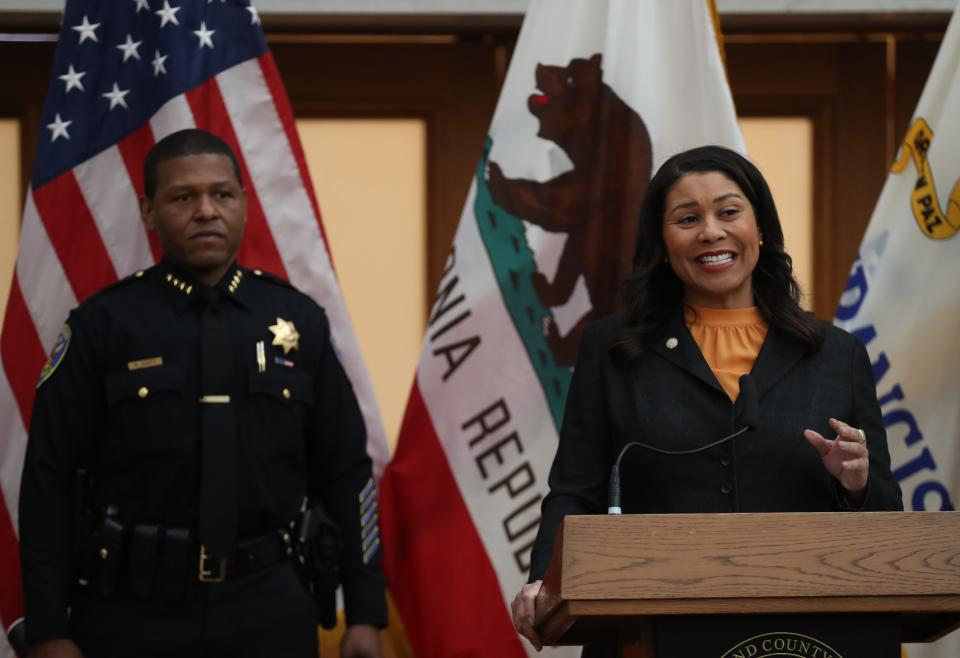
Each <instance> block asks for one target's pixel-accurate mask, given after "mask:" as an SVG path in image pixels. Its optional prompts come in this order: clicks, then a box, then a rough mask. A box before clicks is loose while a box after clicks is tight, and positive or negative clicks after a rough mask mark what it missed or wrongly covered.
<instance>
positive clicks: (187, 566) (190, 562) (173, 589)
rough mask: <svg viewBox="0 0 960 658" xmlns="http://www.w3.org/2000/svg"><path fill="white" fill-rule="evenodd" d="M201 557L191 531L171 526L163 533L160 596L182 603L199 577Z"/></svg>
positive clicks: (168, 601)
mask: <svg viewBox="0 0 960 658" xmlns="http://www.w3.org/2000/svg"><path fill="white" fill-rule="evenodd" d="M198 560H199V557H198V554H197V551H196V549H195V548H194V545H193V542H191V541H190V532H189V531H188V530H186V529H181V528H169V529H167V530H166V531H165V532H164V533H163V550H162V552H161V560H160V564H161V568H160V589H161V592H160V598H161V599H162V600H164V601H165V602H167V603H180V602H182V601H185V600H186V599H187V596H188V595H189V594H190V584H191V583H192V582H193V579H194V578H196V577H197V573H198V571H197V569H199V562H198Z"/></svg>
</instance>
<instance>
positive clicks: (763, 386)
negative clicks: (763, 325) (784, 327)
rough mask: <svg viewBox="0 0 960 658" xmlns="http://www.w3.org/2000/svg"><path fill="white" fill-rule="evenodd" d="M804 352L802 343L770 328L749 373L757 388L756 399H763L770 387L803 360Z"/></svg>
mask: <svg viewBox="0 0 960 658" xmlns="http://www.w3.org/2000/svg"><path fill="white" fill-rule="evenodd" d="M805 351H806V348H805V346H804V345H803V343H801V342H800V341H798V340H797V339H795V338H792V337H791V336H789V335H787V334H785V333H783V332H782V331H778V330H777V329H776V328H775V327H770V329H769V330H768V331H767V337H766V339H765V340H764V341H763V345H762V346H761V347H760V353H759V354H758V355H757V360H756V362H755V363H754V364H753V369H752V370H751V371H750V376H751V377H752V378H753V382H754V384H755V385H756V387H757V397H763V394H764V393H765V392H767V390H769V389H770V387H771V386H773V385H774V384H776V383H777V382H778V381H779V380H780V379H781V378H782V377H783V376H784V375H786V374H787V372H789V370H790V369H791V368H793V366H795V365H796V364H797V362H798V361H800V359H802V358H803V355H804V352H805Z"/></svg>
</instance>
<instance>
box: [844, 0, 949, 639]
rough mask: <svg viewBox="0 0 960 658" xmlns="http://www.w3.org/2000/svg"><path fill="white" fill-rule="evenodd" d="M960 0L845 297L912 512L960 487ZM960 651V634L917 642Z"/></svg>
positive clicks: (941, 501) (939, 506)
mask: <svg viewBox="0 0 960 658" xmlns="http://www.w3.org/2000/svg"><path fill="white" fill-rule="evenodd" d="M958 119H960V4H958V7H957V9H956V10H955V11H954V14H953V18H952V19H951V21H950V25H949V27H948V28H947V32H946V34H945V35H944V38H943V43H942V44H941V46H940V52H939V53H938V54H937V59H936V61H935V62H934V64H933V69H932V70H931V72H930V77H929V78H927V83H926V86H925V87H924V89H923V94H922V95H921V96H920V103H919V104H918V105H917V109H916V111H915V112H914V114H913V118H912V119H911V121H910V125H909V127H908V129H907V134H906V136H905V137H904V139H903V144H902V145H901V146H900V151H899V154H898V157H897V161H896V162H895V163H894V165H893V168H892V170H891V172H890V175H889V176H888V177H887V182H886V184H885V185H884V187H883V191H882V192H881V193H880V199H879V200H878V201H877V207H876V209H874V211H873V216H872V217H871V219H870V224H869V225H868V226H867V231H866V234H865V235H864V237H863V243H862V244H861V246H860V252H859V254H858V256H857V260H856V262H855V263H854V264H853V268H852V270H851V273H850V279H849V280H848V282H847V287H846V291H845V292H844V293H843V296H842V298H841V300H840V306H839V308H838V310H837V317H836V323H837V324H838V325H840V326H842V327H843V328H845V329H847V330H848V331H851V332H853V333H854V334H856V335H858V336H859V337H860V338H861V339H862V340H863V342H864V343H866V345H867V351H868V352H869V353H870V358H871V360H872V361H873V375H874V377H875V378H876V381H877V397H878V398H879V400H880V408H881V410H882V411H883V422H884V425H885V427H886V430H887V441H888V443H889V445H890V456H891V458H892V460H893V463H892V466H893V474H894V475H895V476H896V478H897V480H898V481H899V482H900V486H901V488H902V489H903V504H904V508H905V509H907V510H916V511H922V510H927V511H939V510H953V509H954V508H955V506H956V502H957V499H958V498H957V497H958V495H960V403H958V400H960V338H958V337H957V326H958V325H960V293H958V291H957V282H958V281H960V235H957V234H958V233H960V120H958ZM908 649H909V654H910V656H911V658H934V657H935V656H936V657H940V658H956V656H960V633H957V632H954V633H953V634H952V635H950V636H948V637H947V638H946V639H945V640H942V641H940V642H938V643H936V644H934V645H926V646H925V645H911V646H909V647H908Z"/></svg>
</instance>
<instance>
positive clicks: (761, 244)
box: [760, 238, 763, 247]
mask: <svg viewBox="0 0 960 658" xmlns="http://www.w3.org/2000/svg"><path fill="white" fill-rule="evenodd" d="M760 246H761V247H762V246H763V238H760Z"/></svg>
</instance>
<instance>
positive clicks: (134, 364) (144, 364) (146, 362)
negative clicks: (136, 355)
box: [127, 356, 163, 370]
mask: <svg viewBox="0 0 960 658" xmlns="http://www.w3.org/2000/svg"><path fill="white" fill-rule="evenodd" d="M162 365H163V357H162V356H155V357H152V358H149V359H140V360H139V361H127V370H142V369H144V368H155V367H157V366H162Z"/></svg>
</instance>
